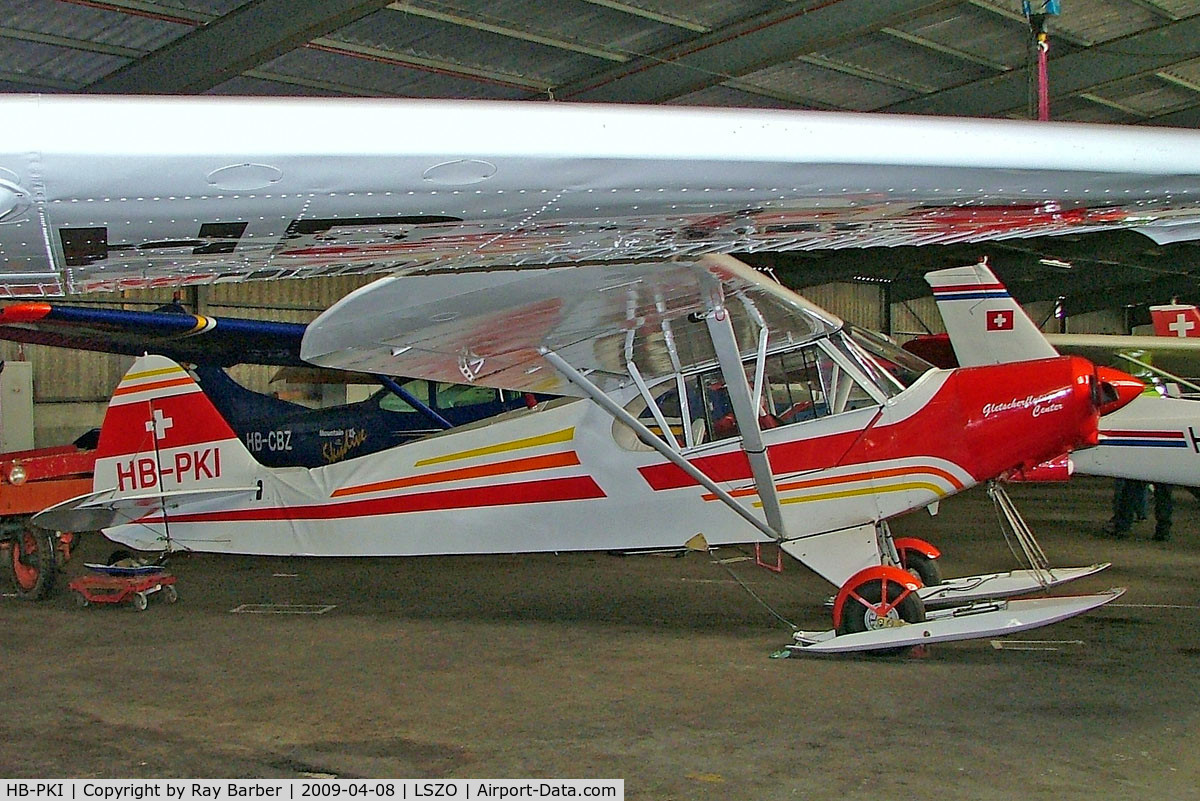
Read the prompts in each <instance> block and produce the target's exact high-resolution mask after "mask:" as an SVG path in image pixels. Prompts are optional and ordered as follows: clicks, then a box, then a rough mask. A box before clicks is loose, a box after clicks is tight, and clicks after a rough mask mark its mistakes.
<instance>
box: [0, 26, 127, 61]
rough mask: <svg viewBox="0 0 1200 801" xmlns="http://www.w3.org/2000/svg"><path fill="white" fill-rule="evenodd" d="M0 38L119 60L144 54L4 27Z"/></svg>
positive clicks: (122, 48) (124, 48)
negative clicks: (97, 54) (101, 55)
mask: <svg viewBox="0 0 1200 801" xmlns="http://www.w3.org/2000/svg"><path fill="white" fill-rule="evenodd" d="M0 37H3V38H5V39H17V40H19V41H22V42H37V43H38V44H44V45H51V46H52V47H65V48H67V49H69V50H80V51H82V52H85V53H102V54H103V55H106V56H119V57H121V58H141V57H142V56H143V55H145V53H146V51H145V50H135V49H134V48H132V47H122V46H121V45H114V44H108V43H106V42H93V41H89V40H87V39H73V38H71V37H69V36H58V35H57V34H52V33H37V32H34V31H23V30H20V29H18V28H8V27H4V26H0Z"/></svg>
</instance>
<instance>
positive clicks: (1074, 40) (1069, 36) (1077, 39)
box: [967, 0, 1094, 47]
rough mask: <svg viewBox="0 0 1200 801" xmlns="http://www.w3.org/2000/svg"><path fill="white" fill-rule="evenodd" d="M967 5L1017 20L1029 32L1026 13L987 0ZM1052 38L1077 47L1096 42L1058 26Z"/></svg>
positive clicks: (968, 1) (969, 0)
mask: <svg viewBox="0 0 1200 801" xmlns="http://www.w3.org/2000/svg"><path fill="white" fill-rule="evenodd" d="M967 5H969V6H971V7H973V8H978V9H979V10H980V11H986V12H988V13H989V14H994V15H995V16H997V17H1003V18H1004V19H1006V20H1009V21H1011V22H1015V23H1017V24H1018V25H1020V26H1021V27H1022V28H1024V29H1025V31H1026V32H1029V20H1028V19H1026V18H1025V15H1024V14H1019V13H1017V12H1016V11H1013V10H1012V9H1010V8H1005V7H1002V6H997V5H993V4H992V3H989V2H987V0H967ZM1013 5H1014V6H1015V5H1016V3H1013ZM1031 36H1032V34H1031ZM1050 38H1051V40H1054V39H1061V40H1062V41H1064V42H1068V43H1069V44H1073V45H1075V46H1076V47H1091V46H1092V45H1093V44H1094V42H1092V41H1091V40H1090V39H1084V38H1083V37H1082V36H1076V35H1075V34H1073V33H1068V32H1067V31H1064V30H1061V29H1059V28H1058V27H1053V28H1051V30H1050Z"/></svg>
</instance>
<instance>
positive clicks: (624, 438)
mask: <svg viewBox="0 0 1200 801" xmlns="http://www.w3.org/2000/svg"><path fill="white" fill-rule="evenodd" d="M651 392H652V393H653V397H654V402H655V403H657V404H658V408H659V411H661V412H662V415H663V418H664V419H665V420H666V423H667V427H668V428H669V429H670V430H671V435H672V436H673V437H675V442H676V443H678V445H679V447H681V448H682V447H684V433H683V410H682V408H681V406H680V403H679V387H678V385H677V384H676V382H675V381H674V380H671V381H667V382H664V383H662V384H659V385H658V386H656V387H653V388H652V389H651ZM625 411H627V412H629V413H630V414H631V415H633V416H634V417H636V418H637V419H638V420H639V421H640V422H641V423H642V424H643V425H644V426H646V428H648V429H650V430H651V431H653V432H654V433H655V434H656V435H658V436H662V428H661V426H659V424H658V421H657V420H656V419H654V412H652V411H650V407H649V406H647V405H646V401H645V400H644V399H643V398H642V396H641V395H638V396H637V397H635V398H634V399H633V400H632V401H630V402H629V403H628V404H626V406H625ZM613 437H614V438H615V439H616V441H617V444H618V445H620V446H621V447H622V448H625V449H626V450H631V451H649V450H653V447H651V446H650V445H649V444H647V443H645V442H642V441H641V439H639V438H638V436H637V434H635V433H634V432H633V430H632V429H630V428H629V427H628V426H625V425H624V424H622V423H621V422H619V421H614V422H613Z"/></svg>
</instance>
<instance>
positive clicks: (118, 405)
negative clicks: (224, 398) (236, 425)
mask: <svg viewBox="0 0 1200 801" xmlns="http://www.w3.org/2000/svg"><path fill="white" fill-rule="evenodd" d="M256 467H257V463H256V462H255V460H254V457H253V456H251V455H250V451H249V450H247V448H246V446H245V445H244V444H243V443H242V441H241V440H240V439H238V436H237V434H235V433H234V431H233V429H232V428H230V426H229V423H227V422H226V421H225V418H223V417H222V416H221V413H220V412H218V411H217V408H216V407H215V406H213V404H212V401H210V400H209V399H208V397H207V396H206V395H205V394H204V392H203V391H201V389H200V386H199V384H197V383H196V382H195V380H194V379H193V378H192V377H191V376H190V375H189V374H188V373H187V371H186V370H184V369H183V368H182V367H180V366H179V365H178V364H176V363H175V362H173V361H171V360H170V359H168V358H166V357H165V356H142V357H141V358H139V359H138V360H137V361H135V362H134V363H133V366H132V367H130V368H129V371H128V372H126V373H125V377H124V378H122V379H121V383H120V384H118V385H117V388H116V390H114V392H113V396H112V400H110V401H109V404H108V411H107V412H106V413H105V415H104V424H103V425H102V426H101V427H100V441H99V443H98V444H97V447H96V470H95V474H94V478H93V481H92V485H93V489H94V490H96V491H100V490H109V489H115V490H116V493H117V494H118V495H119V494H126V493H137V494H141V493H145V492H147V491H154V492H159V493H171V492H179V491H194V490H213V489H225V488H231V487H237V486H242V485H244V484H245V483H246V482H247V481H251V480H252V478H253V476H254V474H255V472H256Z"/></svg>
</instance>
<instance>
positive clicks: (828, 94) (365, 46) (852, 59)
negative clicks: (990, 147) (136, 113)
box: [0, 0, 1200, 127]
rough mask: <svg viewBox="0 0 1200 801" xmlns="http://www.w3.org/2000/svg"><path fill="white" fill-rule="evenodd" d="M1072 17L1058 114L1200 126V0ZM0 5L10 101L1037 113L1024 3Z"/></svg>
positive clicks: (86, 1) (1058, 69)
mask: <svg viewBox="0 0 1200 801" xmlns="http://www.w3.org/2000/svg"><path fill="white" fill-rule="evenodd" d="M1034 5H1035V6H1040V5H1041V3H1040V2H1035V3H1034ZM1061 9H1062V10H1061V14H1060V15H1058V16H1051V17H1049V18H1048V23H1047V24H1048V30H1049V33H1050V51H1049V63H1050V86H1051V91H1052V97H1051V108H1052V111H1053V116H1054V117H1055V118H1056V119H1064V120H1086V121H1093V122H1118V123H1153V124H1161V125H1181V126H1187V127H1197V126H1198V125H1200V46H1198V45H1197V43H1198V42H1200V0H1062V2H1061ZM0 11H2V12H3V13H2V14H0V19H3V20H4V22H3V25H0V64H3V65H4V68H3V71H0V90H2V91H9V92H18V91H38V92H44V91H50V92H113V93H122V94H124V93H216V94H288V95H293V94H306V95H356V96H397V97H457V98H506V99H539V98H540V99H549V98H551V97H553V98H555V99H557V100H573V101H589V100H594V101H605V102H637V103H682V104H692V105H736V106H751V107H755V106H757V107H784V108H817V109H845V110H854V111H882V112H909V113H918V114H964V115H971V116H998V117H1027V116H1029V108H1030V94H1031V92H1030V84H1031V82H1030V63H1031V51H1030V47H1031V42H1032V36H1031V33H1030V26H1029V22H1028V20H1027V18H1026V17H1025V15H1024V14H1023V13H1022V8H1021V3H1020V2H1019V0H959V2H947V0H832V1H831V0H795V1H794V2H785V1H784V0H402V1H401V2H386V1H385V0H370V2H362V0H257V1H256V2H244V0H242V1H240V0H0Z"/></svg>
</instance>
